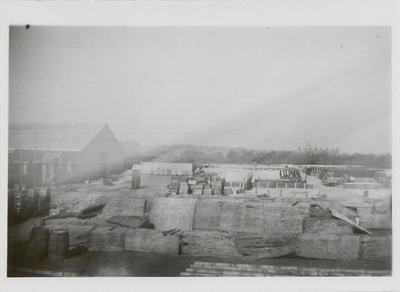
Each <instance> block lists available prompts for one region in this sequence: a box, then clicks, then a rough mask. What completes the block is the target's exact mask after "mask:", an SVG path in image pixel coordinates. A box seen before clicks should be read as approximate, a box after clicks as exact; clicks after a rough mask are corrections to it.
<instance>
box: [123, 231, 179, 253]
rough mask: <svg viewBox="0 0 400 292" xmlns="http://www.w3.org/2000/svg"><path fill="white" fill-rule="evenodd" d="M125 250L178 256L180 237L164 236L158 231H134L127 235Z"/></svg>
mask: <svg viewBox="0 0 400 292" xmlns="http://www.w3.org/2000/svg"><path fill="white" fill-rule="evenodd" d="M125 250H128V251H136V252H154V253H162V254H175V255H177V254H178V253H179V237H177V236H174V235H167V236H164V235H163V233H162V232H160V231H157V230H147V229H132V230H129V231H128V232H127V233H126V237H125Z"/></svg>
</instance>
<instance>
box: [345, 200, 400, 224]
mask: <svg viewBox="0 0 400 292" xmlns="http://www.w3.org/2000/svg"><path fill="white" fill-rule="evenodd" d="M342 203H343V205H345V206H346V207H350V208H354V209H356V210H357V216H358V217H359V219H360V225H362V226H364V227H365V228H371V229H390V228H391V227H392V206H391V202H390V200H389V199H386V200H376V201H374V200H363V199H351V200H348V201H344V202H342Z"/></svg>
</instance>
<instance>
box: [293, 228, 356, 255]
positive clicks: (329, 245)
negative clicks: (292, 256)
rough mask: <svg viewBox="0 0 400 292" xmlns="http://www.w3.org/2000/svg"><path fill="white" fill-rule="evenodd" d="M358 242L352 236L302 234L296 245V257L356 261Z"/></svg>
mask: <svg viewBox="0 0 400 292" xmlns="http://www.w3.org/2000/svg"><path fill="white" fill-rule="evenodd" d="M359 252H360V240H359V237H358V236H354V235H335V234H331V235H323V234H319V233H308V232H306V233H303V234H302V235H300V236H299V237H298V240H297V243H296V255H297V256H300V257H304V258H313V259H330V260H357V259H358V254H359Z"/></svg>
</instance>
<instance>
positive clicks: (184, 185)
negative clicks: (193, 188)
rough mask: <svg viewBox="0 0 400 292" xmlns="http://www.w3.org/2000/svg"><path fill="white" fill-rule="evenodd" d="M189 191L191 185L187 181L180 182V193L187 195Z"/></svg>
mask: <svg viewBox="0 0 400 292" xmlns="http://www.w3.org/2000/svg"><path fill="white" fill-rule="evenodd" d="M188 193H189V185H188V184H187V183H186V182H179V194H180V195H185V194H188Z"/></svg>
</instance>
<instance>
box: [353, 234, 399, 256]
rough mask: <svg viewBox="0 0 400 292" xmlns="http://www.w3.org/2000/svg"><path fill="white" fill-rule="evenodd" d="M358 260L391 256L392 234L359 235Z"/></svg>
mask: <svg viewBox="0 0 400 292" xmlns="http://www.w3.org/2000/svg"><path fill="white" fill-rule="evenodd" d="M360 242H361V245H360V254H359V259H360V260H372V261H375V260H388V259H391V257H392V236H391V235H390V236H374V237H373V236H370V235H361V236H360Z"/></svg>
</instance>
